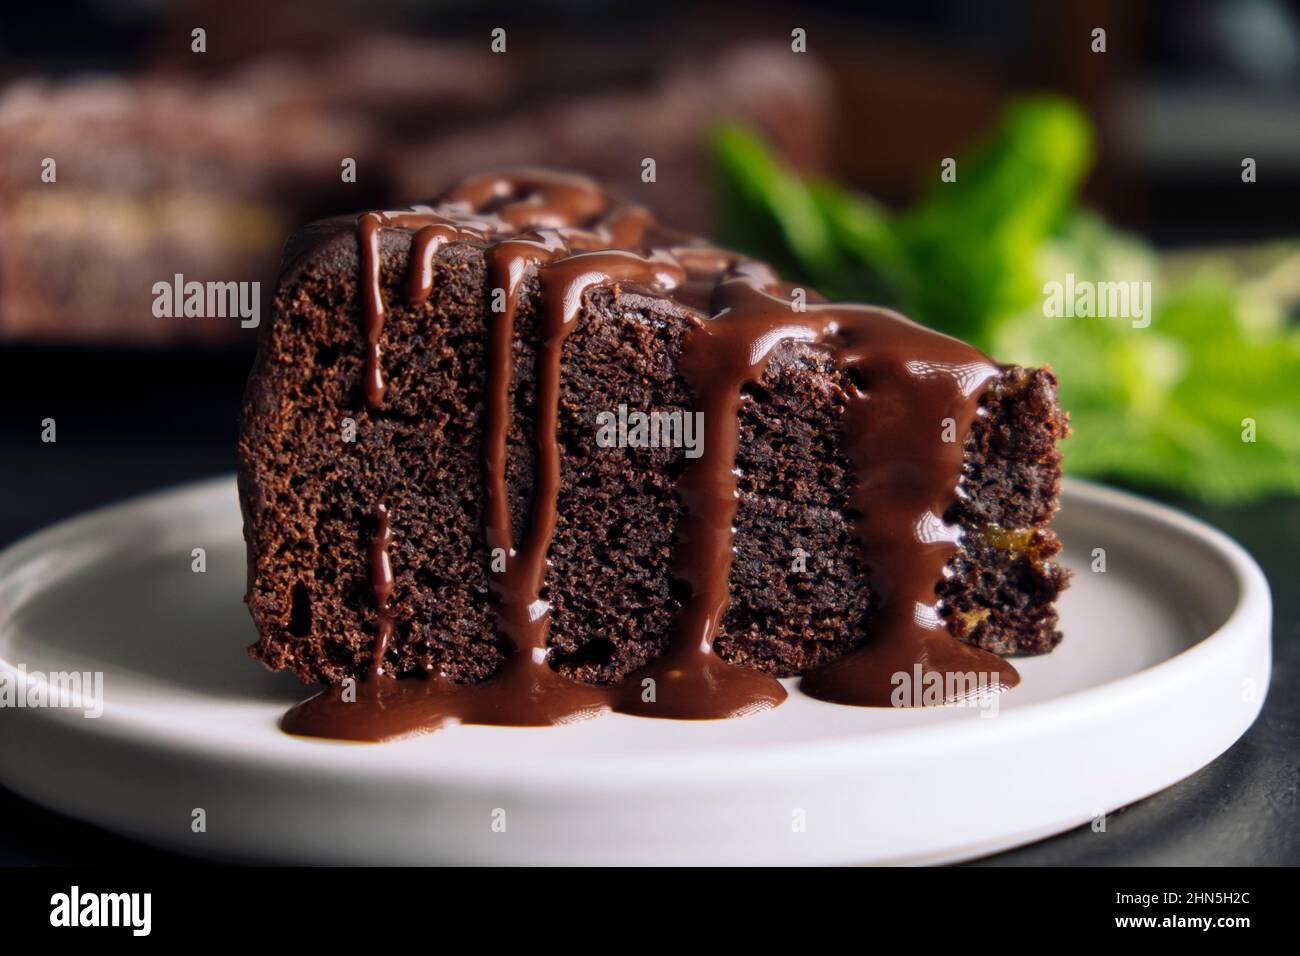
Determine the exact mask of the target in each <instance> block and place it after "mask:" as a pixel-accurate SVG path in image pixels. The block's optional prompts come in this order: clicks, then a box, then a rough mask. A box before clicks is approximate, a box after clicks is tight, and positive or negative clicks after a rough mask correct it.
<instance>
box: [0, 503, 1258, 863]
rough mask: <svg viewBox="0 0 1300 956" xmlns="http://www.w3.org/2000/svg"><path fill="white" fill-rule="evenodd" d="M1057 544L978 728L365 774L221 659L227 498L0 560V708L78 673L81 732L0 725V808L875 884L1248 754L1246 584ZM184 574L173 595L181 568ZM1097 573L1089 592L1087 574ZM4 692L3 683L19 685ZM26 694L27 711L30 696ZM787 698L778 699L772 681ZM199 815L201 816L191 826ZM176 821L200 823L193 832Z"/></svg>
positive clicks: (1187, 541)
mask: <svg viewBox="0 0 1300 956" xmlns="http://www.w3.org/2000/svg"><path fill="white" fill-rule="evenodd" d="M1057 527H1058V529H1059V530H1060V532H1061V535H1062V537H1063V539H1064V541H1065V543H1066V551H1065V563H1066V564H1068V565H1069V566H1070V567H1072V568H1073V569H1074V570H1075V571H1076V572H1077V576H1076V578H1075V582H1074V585H1073V587H1072V588H1071V589H1070V591H1069V592H1068V593H1067V594H1066V595H1065V596H1064V598H1063V600H1062V603H1061V612H1062V616H1063V622H1064V623H1063V627H1064V631H1065V635H1066V638H1065V641H1064V643H1063V644H1062V645H1061V647H1060V648H1059V649H1058V650H1057V651H1056V652H1054V653H1052V654H1050V655H1048V656H1045V657H1039V658H1032V659H1021V660H1019V661H1017V666H1018V667H1019V668H1020V671H1021V674H1022V677H1023V682H1022V683H1021V685H1020V686H1019V687H1018V688H1016V689H1015V690H1013V691H1011V692H1009V693H1008V694H1006V695H1004V696H1003V697H1002V698H1001V700H1000V701H999V707H998V711H997V713H996V715H991V716H985V715H984V714H982V713H981V711H980V710H978V709H976V708H925V709H912V710H867V709H859V708H850V707H840V706H836V705H834V704H827V703H822V702H820V701H816V700H812V699H809V698H807V697H805V696H803V695H801V694H799V693H798V692H797V691H795V692H794V693H792V694H791V696H790V699H789V700H788V701H787V702H786V703H785V704H784V705H782V706H781V707H779V708H777V709H776V710H774V711H770V712H768V713H764V714H759V715H756V716H752V717H747V718H743V719H740V720H732V721H717V722H704V723H681V722H676V721H667V720H663V721H660V720H644V719H637V718H634V717H625V716H621V715H605V716H603V717H600V718H598V719H596V720H592V721H588V722H585V723H581V724H576V725H571V726H565V727H555V728H540V729H532V728H494V727H453V728H450V729H447V730H445V731H442V732H440V733H437V734H433V735H431V736H427V737H421V738H415V739H408V740H404V741H398V742H395V743H388V744H379V745H370V744H347V743H336V742H329V741H318V740H307V739H301V738H295V737H290V736H287V735H285V734H283V733H281V732H280V731H279V730H278V729H277V727H276V721H277V719H278V718H279V716H280V715H281V713H282V712H283V711H284V709H285V708H286V707H287V706H288V705H290V704H292V703H293V702H295V701H296V700H298V699H299V698H300V697H302V696H303V690H302V688H301V687H300V686H299V685H298V684H297V682H296V681H294V680H292V679H289V678H286V677H284V676H283V675H273V674H270V673H267V672H265V671H264V670H262V668H261V667H260V666H259V665H257V664H255V663H253V662H252V661H251V660H250V659H248V658H247V657H246V656H245V654H244V650H243V648H244V646H245V645H246V644H248V643H250V642H251V640H252V639H253V628H252V624H251V623H250V621H249V618H248V615H247V613H246V611H245V609H244V606H243V604H242V603H241V595H242V592H243V587H244V546H243V541H242V539H241V537H240V517H239V509H238V505H237V502H236V497H235V488H234V482H233V481H232V480H230V479H229V478H226V479H221V480H215V481H210V482H205V483H202V484H198V485H193V486H189V487H185V488H181V489H178V490H174V491H168V492H163V493H160V494H156V495H151V496H149V497H147V498H143V499H139V500H136V501H133V502H129V503H127V504H124V505H119V506H116V507H113V508H108V509H104V510H101V511H97V512H94V513H92V514H89V515H86V516H84V517H81V518H77V519H75V520H72V521H69V522H66V523H64V524H61V525H58V526H56V527H54V528H52V529H50V530H48V531H45V532H43V533H41V534H38V535H36V536H34V537H32V538H29V539H27V540H25V541H23V542H21V543H19V544H17V545H14V546H13V547H11V548H10V549H8V550H7V551H5V552H4V553H3V554H2V555H0V680H4V681H8V682H9V686H10V687H11V688H12V687H13V686H14V682H15V681H17V680H19V679H21V680H24V681H25V682H26V683H27V685H28V687H27V689H28V692H29V702H30V695H31V694H32V693H39V692H40V691H41V690H43V689H48V681H49V678H50V676H51V675H57V674H59V673H68V672H85V671H91V672H95V671H98V672H102V674H103V680H104V684H103V714H102V716H100V717H98V718H87V717H85V716H83V709H84V706H85V705H86V703H87V702H86V701H85V700H82V699H80V698H78V696H77V695H76V694H75V693H73V692H71V691H70V690H67V689H66V688H65V691H67V692H64V693H62V694H61V695H58V694H56V695H55V696H61V701H60V702H61V703H62V704H63V705H64V706H60V707H31V706H28V707H21V708H19V707H8V708H5V709H3V710H0V781H3V783H4V784H5V785H7V786H9V787H11V788H13V789H14V790H16V791H17V792H19V793H21V794H24V795H25V796H27V797H29V798H31V799H32V800H35V801H37V802H38V803H41V804H44V805H46V806H48V807H50V808H53V809H55V810H58V811H61V812H63V813H66V814H69V815H71V816H74V817H78V818H81V819H84V820H88V821H91V822H93V823H96V824H99V825H101V826H103V827H106V828H108V829H110V830H114V831H117V832H119V833H123V834H127V835H129V836H132V837H136V838H138V839H141V840H145V841H148V842H150V843H154V844H158V845H161V846H165V847H169V848H173V849H176V850H180V851H183V852H186V853H191V854H199V855H208V856H217V857H225V858H235V859H261V860H274V861H299V862H337V863H350V862H369V863H451V862H455V863H524V864H535V863H557V862H558V863H625V864H633V863H636V864H655V863H715V862H725V863H760V862H761V863H894V862H907V863H911V862H938V861H951V860H957V859H962V858H966V857H971V856H977V855H980V854H983V853H988V852H992V851H994V850H998V849H1002V848H1006V847H1009V846H1013V845H1016V844H1020V843H1024V842H1028V841H1030V840H1033V839H1036V838H1039V837H1043V836H1046V835H1048V834H1052V833H1056V832H1060V831H1062V830H1066V829H1069V828H1071V827H1074V826H1077V825H1079V824H1081V823H1086V822H1089V821H1090V820H1093V819H1094V818H1096V817H1098V816H1100V815H1101V814H1104V813H1106V812H1109V811H1112V810H1114V809H1116V808H1118V807H1120V806H1123V805H1125V804H1128V803H1131V802H1132V801H1134V800H1137V799H1139V798H1141V797H1144V796H1146V795H1148V794H1150V793H1153V792H1155V791H1157V790H1160V789H1161V788H1163V787H1167V786H1169V785H1170V784H1172V783H1174V782H1175V781H1177V780H1180V779H1182V778H1183V777H1185V776H1187V775H1188V774H1190V773H1192V772H1193V771H1195V770H1197V769H1198V768H1200V767H1202V766H1204V765H1205V764H1207V763H1209V762H1210V761H1211V760H1213V759H1214V758H1215V757H1217V756H1218V755H1219V754H1220V753H1222V752H1223V751H1224V750H1226V749H1227V748H1228V747H1229V746H1230V745H1231V744H1232V743H1233V742H1234V741H1235V740H1236V739H1237V738H1238V737H1239V736H1241V734H1242V733H1243V732H1244V731H1245V730H1246V728H1247V727H1248V726H1249V725H1250V723H1251V722H1252V721H1253V720H1254V718H1255V715H1256V714H1257V713H1258V712H1259V708H1260V706H1261V704H1262V698H1263V694H1264V690H1265V688H1266V687H1267V685H1268V671H1269V631H1270V617H1271V614H1270V599H1269V593H1268V586H1267V584H1266V582H1265V580H1264V577H1263V575H1262V574H1261V572H1260V570H1259V568H1258V566H1257V565H1256V564H1255V563H1254V561H1252V560H1251V558H1250V557H1249V556H1248V555H1247V554H1246V553H1245V552H1244V551H1242V550H1241V548H1239V547H1238V546H1237V545H1235V544H1234V543H1233V542H1232V541H1230V540H1229V539H1228V538H1226V537H1224V536H1223V535H1222V534H1220V533H1218V532H1217V531H1214V530H1213V529H1211V528H1208V527H1206V526H1205V525H1202V524H1200V523H1198V522H1196V521H1194V520H1192V519H1191V518H1188V517H1186V516H1184V515H1181V514H1178V513H1176V512H1174V511H1171V510H1169V509H1167V508H1163V507H1160V506H1158V505H1155V504H1151V503H1149V502H1146V501H1143V500H1140V499H1138V498H1134V497H1132V496H1129V495H1125V494H1122V493H1119V492H1116V491H1112V490H1109V489H1106V488H1101V487H1097V486H1091V485H1086V484H1080V483H1070V484H1068V486H1067V490H1066V494H1065V499H1064V506H1063V508H1062V511H1061V514H1060V517H1059V519H1058V521H1057ZM194 548H204V549H205V551H206V571H205V572H204V573H195V572H194V571H192V570H191V567H192V562H193V558H192V550H193V549H194ZM1096 548H1102V549H1104V550H1105V561H1106V570H1105V572H1104V573H1097V572H1094V571H1092V570H1090V566H1091V564H1092V562H1093V558H1092V555H1093V550H1094V549H1096ZM20 667H21V668H24V669H25V670H24V671H21V672H20V671H19V668H20ZM36 685H45V686H43V687H37V686H36ZM791 686H792V687H793V682H791ZM200 811H201V812H200ZM196 821H202V823H203V824H204V825H203V826H202V827H200V826H198V825H197V823H196Z"/></svg>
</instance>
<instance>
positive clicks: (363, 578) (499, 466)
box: [239, 171, 1067, 739]
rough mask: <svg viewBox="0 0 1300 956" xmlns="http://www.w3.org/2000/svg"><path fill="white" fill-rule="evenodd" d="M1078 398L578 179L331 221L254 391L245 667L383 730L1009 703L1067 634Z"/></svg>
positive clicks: (281, 299) (313, 231) (505, 180)
mask: <svg viewBox="0 0 1300 956" xmlns="http://www.w3.org/2000/svg"><path fill="white" fill-rule="evenodd" d="M1055 384H1056V383H1055V380H1054V378H1053V377H1052V374H1051V372H1050V371H1049V370H1046V369H1039V370H1026V369H1022V368H1018V367H1000V366H997V365H995V364H993V363H992V362H991V361H990V360H988V359H987V358H985V357H984V356H982V355H981V354H980V353H978V352H977V351H976V350H974V349H972V348H970V347H969V346H966V345H964V344H963V343H961V342H958V341H956V340H954V339H951V338H948V337H947V336H943V335H940V334H938V333H936V332H932V331H930V330H928V329H925V328H923V327H921V326H918V325H916V324H914V323H912V322H910V321H908V320H907V319H905V318H903V317H902V316H899V315H897V314H895V313H892V312H888V311H886V310H882V309H875V308H870V307H865V306H840V305H832V304H828V303H824V302H822V301H820V298H819V297H818V296H817V295H816V294H815V293H813V292H811V291H810V290H804V289H799V288H795V287H792V286H790V285H788V284H784V283H782V282H780V281H779V280H778V278H777V277H776V276H775V275H773V274H772V273H771V271H770V270H769V269H768V268H767V267H766V266H764V265H763V264H761V263H757V262H754V261H752V260H745V259H743V258H742V257H740V256H738V255H736V254H734V253H730V252H727V251H725V250H720V249H716V248H713V247H710V246H708V245H707V244H705V243H703V242H702V241H701V240H697V239H693V238H690V237H686V236H682V235H679V234H676V233H673V232H672V231H670V230H667V229H665V228H663V227H661V226H659V225H657V224H656V223H655V222H654V221H653V220H652V218H651V217H650V215H649V214H648V213H647V212H646V211H645V210H643V209H641V208H639V207H626V206H618V205H616V204H614V203H612V202H611V200H610V199H609V197H608V196H606V195H605V194H604V193H603V192H602V191H601V190H600V189H598V188H597V187H596V186H595V185H594V184H593V183H592V182H591V181H589V180H586V179H584V178H581V177H577V176H570V175H563V174H557V173H545V172H539V171H527V172H523V173H519V174H514V175H509V176H504V175H502V176H496V175H494V176H483V177H479V178H475V179H472V180H469V181H467V182H466V183H464V184H462V185H461V186H459V187H458V188H456V189H454V190H452V191H451V192H450V193H448V194H447V195H446V196H444V197H443V199H442V200H441V201H440V202H438V203H437V204H436V205H432V206H420V207H414V208H412V209H410V210H403V211H399V212H378V213H367V214H365V215H362V216H360V217H352V218H341V219H336V220H330V221H326V222H323V223H318V224H315V225H313V226H310V227H308V228H307V229H305V230H303V231H302V232H301V233H300V234H299V235H298V236H296V237H295V238H294V239H293V240H292V241H291V242H290V244H289V248H288V252H287V255H286V267H285V269H284V271H283V274H282V276H281V278H280V283H279V288H278V290H277V293H276V297H275V303H274V310H273V315H272V318H271V320H270V321H269V322H265V323H264V327H263V329H262V332H261V338H260V343H259V350H258V356H257V360H256V364H255V366H254V369H253V372H252V375H251V377H250V380H249V385H248V392H247V395H246V399H245V406H244V413H243V423H242V435H241V441H240V449H239V451H240V494H241V502H242V506H243V509H244V515H245V535H246V538H247V541H248V562H249V566H248V574H249V578H248V594H247V601H248V604H249V607H250V609H251V611H252V615H253V618H254V620H255V622H256V623H257V627H258V631H259V635H260V637H259V640H258V643H257V644H256V645H254V647H253V648H252V652H253V654H254V656H256V657H257V658H259V659H260V660H262V661H263V662H265V663H266V664H267V665H268V666H270V667H273V668H276V669H285V670H290V671H292V672H293V673H295V674H297V675H298V676H300V677H301V678H303V679H304V680H310V681H320V682H324V683H327V684H331V685H343V687H342V689H339V688H338V687H337V686H336V687H335V688H334V689H332V690H327V691H326V692H324V693H322V694H321V695H320V696H318V697H316V698H313V700H311V701H309V702H307V703H306V704H304V705H301V706H300V707H299V708H296V709H295V710H294V711H292V712H291V713H290V715H289V716H288V717H287V718H286V722H285V726H286V729H289V730H292V731H295V732H300V733H309V734H319V735H328V736H343V737H355V738H360V739H382V738H385V737H390V736H395V735H397V734H400V733H404V732H410V731H413V730H425V729H432V728H434V727H436V726H438V725H440V724H441V723H442V722H444V721H446V720H448V719H460V720H463V721H466V722H474V723H504V724H544V723H554V722H561V721H565V720H570V719H576V718H578V717H581V716H586V715H589V714H592V713H595V712H599V711H601V710H604V709H615V710H620V711H623V712H629V713H638V714H644V715H647V716H663V717H701V718H702V717H722V716H732V715H736V714H740V713H746V712H749V711H752V710H757V709H763V708H766V707H771V706H774V705H775V704H777V703H779V702H780V701H781V700H782V699H783V698H784V696H785V691H784V690H783V689H782V687H781V685H780V684H779V683H777V682H776V681H775V680H774V679H773V678H774V677H784V676H792V675H797V674H804V675H806V676H805V678H804V681H803V685H802V686H803V688H804V689H805V690H806V691H807V692H809V693H812V694H814V695H815V696H818V697H822V698H823V699H827V700H833V701H840V702H844V703H854V704H867V705H889V704H891V703H894V704H897V703H900V702H908V701H900V698H899V696H898V693H899V687H900V676H899V675H905V679H907V680H910V679H912V677H913V675H914V674H915V675H921V676H923V677H928V675H935V676H936V677H937V678H939V679H940V680H941V681H942V682H943V686H944V687H945V688H946V689H945V690H944V691H943V693H942V699H945V700H953V699H958V698H962V697H965V696H969V695H970V694H972V693H975V692H977V691H978V692H983V691H987V690H989V689H993V690H996V689H1000V688H1004V687H1009V686H1012V685H1014V683H1016V681H1017V679H1018V678H1017V677H1016V674H1015V671H1014V669H1013V668H1012V667H1011V666H1010V665H1009V664H1008V663H1006V662H1005V661H1003V660H1002V659H1001V658H1000V657H998V656H995V654H1014V653H1041V652H1044V651H1047V650H1050V649H1051V648H1052V647H1053V646H1054V645H1055V644H1056V643H1057V642H1058V641H1059V640H1060V637H1061V635H1060V633H1059V631H1058V630H1057V627H1056V624H1057V618H1056V612H1055V609H1054V607H1053V601H1054V599H1055V597H1056V596H1057V594H1058V593H1059V592H1060V590H1061V589H1062V588H1063V587H1064V586H1065V583H1066V579H1067V573H1066V572H1065V571H1064V570H1063V569H1061V568H1060V567H1058V566H1057V565H1056V564H1055V563H1053V558H1054V556H1055V555H1056V553H1057V551H1058V550H1059V544H1058V542H1057V540H1056V538H1055V536H1054V535H1053V533H1052V531H1051V530H1050V528H1049V527H1048V524H1049V522H1050V520H1051V517H1052V515H1053V513H1054V512H1055V510H1056V507H1057V499H1058V494H1059V483H1060V458H1059V453H1058V451H1057V448H1056V442H1057V441H1058V440H1059V439H1061V438H1062V437H1064V435H1065V433H1066V431H1067V425H1066V416H1065V415H1064V413H1062V412H1061V410H1060V409H1059V407H1058V405H1057V401H1056V388H1055ZM990 651H991V652H995V653H989V652H990ZM350 678H353V679H356V682H355V684H354V682H352V681H349V679H350ZM963 680H964V681H967V683H965V684H963V683H962V681H963ZM954 688H955V689H954ZM353 700H355V701H356V702H355V703H353V702H352V701H353Z"/></svg>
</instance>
